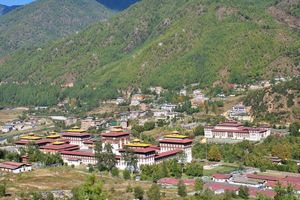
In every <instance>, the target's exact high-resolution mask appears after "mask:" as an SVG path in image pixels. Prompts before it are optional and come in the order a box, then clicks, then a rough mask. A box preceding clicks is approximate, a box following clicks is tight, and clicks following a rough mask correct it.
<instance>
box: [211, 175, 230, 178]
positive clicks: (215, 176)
mask: <svg viewBox="0 0 300 200" xmlns="http://www.w3.org/2000/svg"><path fill="white" fill-rule="evenodd" d="M212 177H214V178H215V179H230V178H231V177H232V175H231V174H213V175H212Z"/></svg>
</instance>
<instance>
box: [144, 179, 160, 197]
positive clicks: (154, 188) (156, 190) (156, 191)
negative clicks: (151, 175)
mask: <svg viewBox="0 0 300 200" xmlns="http://www.w3.org/2000/svg"><path fill="white" fill-rule="evenodd" d="M147 197H148V199H149V200H160V198H161V195H160V187H159V185H157V184H155V183H153V184H152V185H151V187H150V189H149V190H148V191H147Z"/></svg>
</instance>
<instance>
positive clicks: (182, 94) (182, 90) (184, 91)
mask: <svg viewBox="0 0 300 200" xmlns="http://www.w3.org/2000/svg"><path fill="white" fill-rule="evenodd" d="M179 95H180V96H186V95H187V91H186V89H181V90H180V91H179Z"/></svg>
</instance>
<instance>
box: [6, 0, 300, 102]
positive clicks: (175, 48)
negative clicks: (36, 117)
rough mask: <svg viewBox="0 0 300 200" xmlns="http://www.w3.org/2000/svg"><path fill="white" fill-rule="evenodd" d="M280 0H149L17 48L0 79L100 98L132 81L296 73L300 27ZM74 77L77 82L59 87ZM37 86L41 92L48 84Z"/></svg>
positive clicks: (218, 83) (233, 79) (172, 84)
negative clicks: (276, 12)
mask: <svg viewBox="0 0 300 200" xmlns="http://www.w3.org/2000/svg"><path fill="white" fill-rule="evenodd" d="M279 5H280V4H278V1H275V0H266V1H257V0H251V1H239V0H234V1H231V0H230V1H229V0H225V1H217V0H213V1H211V0H210V1H208V0H201V1H198V0H197V1H196V0H184V1H182V0H163V1H159V2H155V3H154V2H153V1H151V0H144V1H141V2H139V3H137V4H134V5H133V6H131V7H130V8H129V9H127V10H125V11H123V12H121V13H119V14H117V15H116V16H115V17H112V18H111V19H109V20H108V21H105V22H100V23H98V24H95V25H93V26H90V27H89V28H87V29H86V30H84V31H83V32H80V33H78V34H75V35H73V36H70V37H67V38H65V39H62V40H59V41H56V42H52V43H50V44H47V45H44V46H41V48H40V49H38V50H37V49H36V48H34V47H32V48H26V49H23V50H20V51H18V52H16V53H14V54H12V55H11V56H10V57H9V58H6V59H5V60H4V61H3V62H2V63H3V64H0V80H1V81H3V82H5V83H6V84H3V85H2V86H1V87H2V88H3V89H4V88H11V87H12V86H11V84H12V83H14V82H15V83H17V84H16V86H13V87H17V86H19V87H20V88H23V87H28V88H30V87H31V86H32V85H34V84H37V85H46V84H49V83H50V84H51V85H52V86H53V88H54V90H56V91H55V92H53V93H54V94H56V95H55V96H58V97H64V96H67V97H69V98H74V99H76V100H78V101H80V102H81V104H82V105H89V106H94V105H95V104H96V102H98V101H99V100H100V99H107V98H111V97H116V96H118V93H119V92H120V91H132V90H133V89H134V88H142V89H143V88H147V87H149V86H156V85H160V86H162V87H164V88H168V89H174V88H181V87H182V86H183V85H187V84H190V83H200V85H201V87H211V86H214V87H226V85H227V84H226V83H251V82H255V81H257V80H262V79H271V78H272V77H274V76H277V75H286V76H291V75H295V74H297V73H299V71H297V69H298V68H297V66H298V64H299V63H298V62H297V59H298V57H299V56H298V54H299V52H298V50H297V49H299V47H300V42H299V41H300V40H299V35H298V34H297V33H295V32H294V31H293V30H292V29H289V28H288V27H287V26H286V25H285V24H284V23H278V21H277V18H276V16H273V15H272V13H270V12H269V8H270V7H274V6H278V9H281V7H280V6H279ZM282 9H283V8H282ZM287 62H288V65H287ZM0 63H1V62H0ZM68 83H73V84H74V87H72V88H60V87H61V85H64V84H68ZM18 84H19V85H18ZM25 85H27V86H25ZM4 90H5V91H7V90H9V89H4ZM31 90H35V89H34V88H31ZM35 92H36V93H37V95H39V96H42V95H41V93H43V91H42V90H41V91H40V90H35ZM10 100H11V101H9V102H6V101H4V102H6V103H16V104H21V102H20V101H19V98H11V99H10ZM2 101H3V100H2ZM57 101H58V100H57ZM39 102H40V100H39V99H36V101H35V102H34V104H38V103H39Z"/></svg>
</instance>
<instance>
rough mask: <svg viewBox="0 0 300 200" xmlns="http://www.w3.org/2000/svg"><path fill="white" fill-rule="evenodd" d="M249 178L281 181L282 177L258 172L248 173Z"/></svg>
mask: <svg viewBox="0 0 300 200" xmlns="http://www.w3.org/2000/svg"><path fill="white" fill-rule="evenodd" d="M246 176H247V178H252V179H259V180H264V181H280V180H282V178H279V177H276V176H265V175H257V174H247V175H246Z"/></svg>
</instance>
